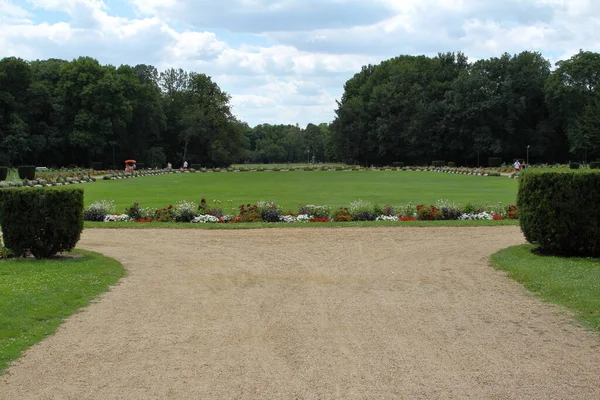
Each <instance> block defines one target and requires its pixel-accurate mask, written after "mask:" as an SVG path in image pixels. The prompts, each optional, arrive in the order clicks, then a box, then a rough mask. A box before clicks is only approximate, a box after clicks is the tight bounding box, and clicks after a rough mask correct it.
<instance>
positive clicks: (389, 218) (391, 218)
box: [376, 215, 398, 221]
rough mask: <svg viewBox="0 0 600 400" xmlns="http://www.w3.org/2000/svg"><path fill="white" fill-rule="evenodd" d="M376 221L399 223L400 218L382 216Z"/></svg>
mask: <svg viewBox="0 0 600 400" xmlns="http://www.w3.org/2000/svg"><path fill="white" fill-rule="evenodd" d="M376 221H398V217H396V216H394V215H380V216H379V217H377V219H376Z"/></svg>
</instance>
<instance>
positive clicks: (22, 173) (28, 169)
mask: <svg viewBox="0 0 600 400" xmlns="http://www.w3.org/2000/svg"><path fill="white" fill-rule="evenodd" d="M17 170H18V171H19V178H20V179H29V180H30V181H32V180H34V179H35V165H19V166H18V167H17Z"/></svg>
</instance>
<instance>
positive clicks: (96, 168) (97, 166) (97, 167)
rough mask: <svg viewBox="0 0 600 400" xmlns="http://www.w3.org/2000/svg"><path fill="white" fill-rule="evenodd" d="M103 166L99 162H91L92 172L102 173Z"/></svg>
mask: <svg viewBox="0 0 600 400" xmlns="http://www.w3.org/2000/svg"><path fill="white" fill-rule="evenodd" d="M103 165H104V163H102V162H101V161H92V169H93V170H94V171H102V166H103Z"/></svg>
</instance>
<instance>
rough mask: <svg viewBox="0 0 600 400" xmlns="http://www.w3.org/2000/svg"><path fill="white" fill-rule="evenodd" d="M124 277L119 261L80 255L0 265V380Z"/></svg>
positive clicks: (93, 255) (0, 263)
mask: <svg viewBox="0 0 600 400" xmlns="http://www.w3.org/2000/svg"><path fill="white" fill-rule="evenodd" d="M123 276H125V269H124V268H123V266H122V265H121V264H120V263H119V262H118V261H116V260H113V259H111V258H108V257H104V256H102V255H100V254H97V253H93V252H89V251H83V250H76V251H74V252H72V253H68V254H65V255H63V256H60V257H56V258H52V259H46V260H35V259H5V260H0V374H2V373H3V372H4V371H5V369H6V368H7V367H8V366H9V363H10V362H11V361H13V360H16V359H17V358H19V357H20V356H21V354H22V353H23V352H24V351H25V350H26V349H28V348H29V347H31V346H32V345H34V344H36V343H38V342H40V341H41V340H42V339H44V338H45V337H46V336H49V335H52V334H54V332H55V331H56V328H57V327H58V326H59V325H60V324H61V323H62V322H63V321H64V319H65V318H67V317H69V316H70V315H72V314H73V313H74V312H76V311H77V310H78V309H79V308H81V307H85V306H87V305H88V304H89V303H90V301H92V300H93V299H94V298H95V297H96V296H98V295H99V294H100V293H102V292H105V291H107V290H108V288H109V287H110V286H111V285H114V284H115V283H117V282H118V281H119V279H121V278H122V277H123Z"/></svg>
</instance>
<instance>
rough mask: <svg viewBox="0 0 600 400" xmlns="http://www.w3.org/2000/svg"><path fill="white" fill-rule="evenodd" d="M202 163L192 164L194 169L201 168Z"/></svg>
mask: <svg viewBox="0 0 600 400" xmlns="http://www.w3.org/2000/svg"><path fill="white" fill-rule="evenodd" d="M201 168H202V164H192V169H201Z"/></svg>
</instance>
